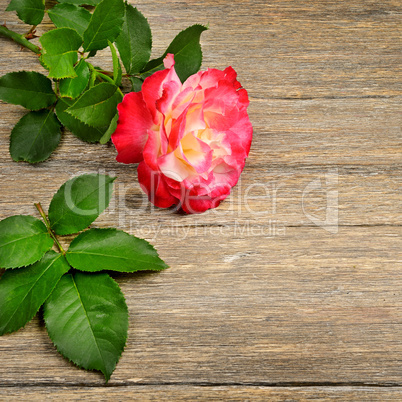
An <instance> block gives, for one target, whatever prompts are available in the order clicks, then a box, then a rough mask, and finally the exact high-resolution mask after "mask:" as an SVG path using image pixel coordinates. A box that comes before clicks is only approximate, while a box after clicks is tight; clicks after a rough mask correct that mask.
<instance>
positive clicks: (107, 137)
mask: <svg viewBox="0 0 402 402" xmlns="http://www.w3.org/2000/svg"><path fill="white" fill-rule="evenodd" d="M118 120H119V114H118V113H116V114H115V116H114V117H113V119H112V121H111V122H110V126H109V127H108V129H107V130H106V131H105V134H103V136H102V138H101V139H100V140H99V143H100V144H106V143H108V142H109V140H110V138H111V137H112V134H113V133H114V132H115V131H116V128H117V121H118Z"/></svg>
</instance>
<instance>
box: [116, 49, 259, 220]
mask: <svg viewBox="0 0 402 402" xmlns="http://www.w3.org/2000/svg"><path fill="white" fill-rule="evenodd" d="M164 64H165V70H162V71H157V72H155V73H154V74H153V75H151V76H150V77H148V78H147V79H145V81H144V83H143V85H142V90H141V92H131V93H129V94H127V95H126V96H125V97H124V99H123V101H122V102H121V103H120V104H119V105H118V111H119V121H118V124H117V128H116V131H115V132H114V133H113V135H112V141H113V143H114V145H115V147H116V149H117V152H118V155H117V158H116V159H117V161H118V162H122V163H138V162H140V164H139V166H138V180H139V182H140V185H141V187H142V188H143V190H144V191H145V192H146V193H147V194H148V198H149V200H150V201H151V202H152V203H153V204H155V205H156V206H158V207H164V208H166V207H170V206H172V205H180V206H181V208H182V209H183V210H184V211H185V212H187V213H198V212H204V211H206V210H207V209H209V208H215V207H217V206H218V205H219V203H220V202H221V201H222V200H223V199H225V198H226V197H227V196H228V195H229V194H230V189H231V188H232V187H233V186H234V185H235V184H236V183H237V181H238V179H239V176H240V173H241V172H242V170H243V167H244V164H245V159H246V157H247V156H248V153H249V150H250V145H251V139H252V133H253V128H252V125H251V123H250V120H249V117H248V115H247V106H248V104H249V101H248V96H247V91H246V90H245V89H243V88H241V85H240V83H239V82H238V81H237V80H236V75H237V74H236V72H235V71H234V70H233V68H232V67H228V68H226V69H225V70H224V71H220V70H216V69H208V70H207V71H200V72H198V73H197V74H194V75H192V76H191V77H189V78H188V79H187V80H186V81H185V82H184V84H182V83H181V82H180V80H179V77H178V76H177V74H176V71H175V69H174V58H173V55H172V54H168V55H167V56H166V58H165V60H164Z"/></svg>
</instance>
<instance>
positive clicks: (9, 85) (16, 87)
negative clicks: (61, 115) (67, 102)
mask: <svg viewBox="0 0 402 402" xmlns="http://www.w3.org/2000/svg"><path fill="white" fill-rule="evenodd" d="M0 99H1V100H3V101H5V102H8V103H12V104H13V105H21V106H23V107H25V108H27V109H30V110H39V109H43V108H45V107H48V106H50V105H52V104H53V103H55V102H56V99H57V98H56V95H55V94H54V92H53V89H52V81H50V80H49V78H46V77H45V76H44V75H43V74H40V73H37V72H35V71H17V72H13V73H8V74H5V75H3V76H2V77H1V78H0Z"/></svg>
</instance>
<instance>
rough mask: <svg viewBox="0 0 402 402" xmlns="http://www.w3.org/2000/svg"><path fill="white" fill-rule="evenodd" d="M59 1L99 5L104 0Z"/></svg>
mask: <svg viewBox="0 0 402 402" xmlns="http://www.w3.org/2000/svg"><path fill="white" fill-rule="evenodd" d="M57 1H58V2H59V3H63V4H64V3H70V4H75V5H77V6H82V5H86V6H96V5H98V4H99V3H100V2H101V1H102V0H57Z"/></svg>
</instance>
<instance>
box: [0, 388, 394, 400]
mask: <svg viewBox="0 0 402 402" xmlns="http://www.w3.org/2000/svg"><path fill="white" fill-rule="evenodd" d="M2 391H3V392H4V394H7V400H8V401H21V400H30V401H42V400H44V399H46V400H63V401H68V400H85V401H87V400H88V401H108V400H118V401H161V400H169V401H205V400H208V401H222V400H229V399H230V401H234V402H236V401H267V400H269V401H274V402H275V401H284V400H286V401H311V400H314V401H327V400H330V401H353V400H360V401H361V400H369V401H381V402H382V401H400V400H401V397H402V390H401V388H400V387H393V388H385V389H384V388H380V389H378V388H370V387H309V388H307V387H289V388H283V387H235V386H233V387H222V386H214V387H189V386H175V385H173V386H166V385H164V386H141V385H140V386H131V387H119V388H102V391H101V392H100V390H99V389H97V388H95V389H93V388H83V387H71V388H63V387H35V388H33V387H25V388H23V389H21V388H8V387H7V388H3V389H2ZM0 395H1V394H0Z"/></svg>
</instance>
